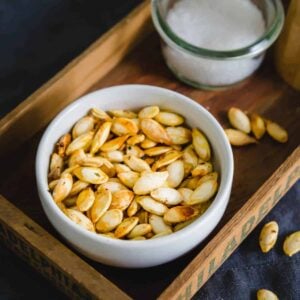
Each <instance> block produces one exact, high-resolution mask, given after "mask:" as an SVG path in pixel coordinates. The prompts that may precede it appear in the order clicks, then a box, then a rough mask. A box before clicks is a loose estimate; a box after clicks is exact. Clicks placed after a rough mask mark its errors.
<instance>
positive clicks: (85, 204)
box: [76, 188, 95, 211]
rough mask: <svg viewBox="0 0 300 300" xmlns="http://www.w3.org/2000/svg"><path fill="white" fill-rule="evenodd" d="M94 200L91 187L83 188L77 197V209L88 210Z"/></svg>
mask: <svg viewBox="0 0 300 300" xmlns="http://www.w3.org/2000/svg"><path fill="white" fill-rule="evenodd" d="M94 201H95V194H94V192H93V190H92V189H91V188H87V189H84V190H83V191H81V192H80V194H79V195H78V197H77V200H76V205H77V208H78V210H79V211H87V210H89V209H90V208H91V207H92V205H93V204H94Z"/></svg>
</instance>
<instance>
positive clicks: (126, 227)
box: [115, 217, 139, 238]
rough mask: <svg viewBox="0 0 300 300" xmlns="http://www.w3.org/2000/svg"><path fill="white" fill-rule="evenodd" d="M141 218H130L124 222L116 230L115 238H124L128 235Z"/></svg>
mask: <svg viewBox="0 0 300 300" xmlns="http://www.w3.org/2000/svg"><path fill="white" fill-rule="evenodd" d="M138 221H139V218H137V217H130V218H126V219H124V220H123V222H122V223H121V224H120V225H119V226H118V227H117V229H116V230H115V236H116V237H117V238H122V237H124V236H125V235H127V234H128V233H129V232H130V231H131V230H132V229H133V228H134V227H135V225H136V224H137V223H138Z"/></svg>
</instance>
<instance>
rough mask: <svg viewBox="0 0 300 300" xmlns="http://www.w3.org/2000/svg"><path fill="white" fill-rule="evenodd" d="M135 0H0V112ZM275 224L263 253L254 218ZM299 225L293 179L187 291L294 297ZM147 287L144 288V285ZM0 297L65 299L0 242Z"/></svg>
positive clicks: (299, 274)
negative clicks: (288, 249)
mask: <svg viewBox="0 0 300 300" xmlns="http://www.w3.org/2000/svg"><path fill="white" fill-rule="evenodd" d="M139 2H141V1H140V0H127V1H124V0H110V1H102V0H88V1H84V0H1V1H0V37H1V39H0V40H1V44H0V115H1V114H2V115H3V114H5V113H6V112H8V111H9V110H11V109H12V108H13V107H14V106H16V105H17V104H18V103H19V102H21V101H22V100H23V99H24V98H26V97H27V96H28V95H30V94H31V93H32V92H33V91H34V90H36V89H37V88H38V87H40V86H41V84H43V83H44V82H46V81H47V80H48V79H49V78H50V77H51V76H53V75H54V74H55V73H56V72H57V71H59V70H60V69H61V68H62V67H63V66H64V65H66V63H68V62H69V61H70V60H71V59H72V58H74V57H75V56H76V55H78V54H79V53H80V52H81V51H82V50H84V49H85V48H86V47H87V46H88V45H90V44H91V43H92V42H93V41H94V40H95V39H96V38H97V37H99V36H100V35H101V34H102V33H103V32H105V31H106V30H107V29H108V28H110V27H111V26H112V25H113V24H114V23H116V22H117V21H118V20H119V19H120V18H121V17H122V16H124V15H126V14H127V13H128V12H129V11H130V10H131V9H132V8H133V7H134V6H135V5H136V4H137V3H139ZM269 220H276V221H277V222H278V223H279V227H280V234H279V240H278V243H277V244H276V247H275V249H273V250H272V251H271V252H270V253H268V254H262V253H261V252H260V250H259V248H258V242H257V241H258V235H259V231H260V229H261V227H262V224H264V223H266V222H267V221H269ZM296 230H300V183H298V184H297V185H295V186H294V187H293V188H292V189H291V191H290V192H289V193H288V194H287V195H286V196H285V197H284V198H283V199H282V200H281V201H280V202H279V204H278V205H277V207H276V208H275V209H273V211H272V212H271V213H270V214H269V215H268V216H267V217H266V218H265V219H264V220H263V221H262V223H261V225H259V226H258V228H257V229H256V230H255V231H254V232H253V233H252V234H251V235H250V236H249V237H248V238H247V239H246V240H245V241H244V242H243V244H242V245H241V246H240V247H239V248H238V249H237V250H236V251H235V253H234V254H233V255H232V256H231V257H230V259H228V260H227V261H226V262H225V263H224V265H223V266H222V267H221V268H220V269H219V270H218V271H217V273H216V274H215V275H213V276H212V278H211V279H210V280H209V281H208V283H206V284H205V286H204V287H203V288H202V289H201V291H200V292H199V293H198V294H197V295H196V296H195V298H196V299H205V300H206V299H207V300H217V299H225V300H227V299H228V300H232V299H237V300H239V299H255V294H256V290H257V289H259V288H268V289H271V290H273V291H274V292H276V293H277V295H278V296H279V297H280V299H284V300H285V299H287V300H300V254H298V255H296V256H294V257H292V258H289V257H287V256H285V255H284V254H283V252H282V241H283V239H284V237H285V236H286V235H287V234H289V233H290V232H293V231H296ZM149 288H150V287H149ZM0 299H1V300H2V299H44V300H48V299H57V300H59V299H65V297H64V296H63V295H62V294H61V293H60V292H59V291H57V290H56V289H55V288H54V287H53V286H52V285H51V284H50V283H49V282H47V281H46V280H44V279H43V278H42V277H41V276H40V275H39V274H37V273H36V272H35V271H33V270H32V269H31V268H30V267H28V266H27V265H26V264H25V263H23V262H22V261H20V260H19V259H18V258H17V257H16V256H14V255H13V254H11V253H10V252H9V251H8V250H7V249H6V248H4V247H3V246H2V245H1V244H0Z"/></svg>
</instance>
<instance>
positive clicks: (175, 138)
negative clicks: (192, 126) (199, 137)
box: [166, 127, 192, 145]
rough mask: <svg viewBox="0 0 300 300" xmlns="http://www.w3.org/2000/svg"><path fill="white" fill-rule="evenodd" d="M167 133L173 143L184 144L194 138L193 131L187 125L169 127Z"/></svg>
mask: <svg viewBox="0 0 300 300" xmlns="http://www.w3.org/2000/svg"><path fill="white" fill-rule="evenodd" d="M166 131H167V134H168V136H169V137H170V139H171V141H172V144H173V145H183V144H186V143H189V142H190V141H191V140H192V133H191V131H190V130H189V129H187V128H185V127H167V128H166Z"/></svg>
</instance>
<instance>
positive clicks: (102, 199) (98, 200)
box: [90, 191, 112, 223]
mask: <svg viewBox="0 0 300 300" xmlns="http://www.w3.org/2000/svg"><path fill="white" fill-rule="evenodd" d="M111 201H112V195H111V192H110V191H103V192H101V193H97V194H96V197H95V201H94V204H93V206H92V208H91V210H90V216H91V220H92V222H93V223H96V222H98V220H99V219H100V218H101V217H102V216H103V215H104V213H105V212H106V211H107V210H108V208H109V206H110V204H111Z"/></svg>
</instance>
